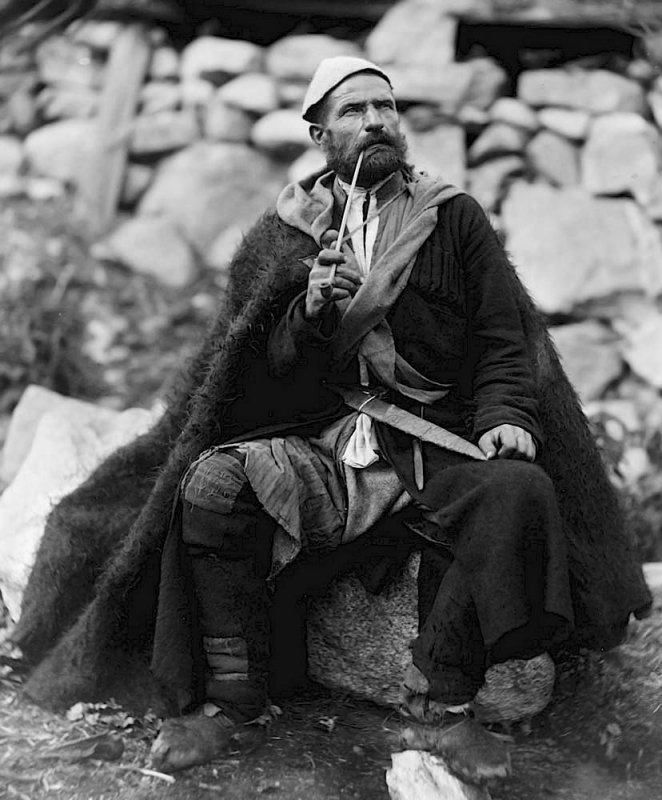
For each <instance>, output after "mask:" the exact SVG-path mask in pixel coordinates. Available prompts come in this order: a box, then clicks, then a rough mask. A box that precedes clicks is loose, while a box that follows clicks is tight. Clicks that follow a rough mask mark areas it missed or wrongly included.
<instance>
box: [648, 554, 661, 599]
mask: <svg viewBox="0 0 662 800" xmlns="http://www.w3.org/2000/svg"><path fill="white" fill-rule="evenodd" d="M644 576H645V578H646V583H647V584H648V588H649V589H650V590H651V592H653V594H655V595H656V596H657V598H658V599H659V598H661V597H662V561H655V562H650V563H649V564H644Z"/></svg>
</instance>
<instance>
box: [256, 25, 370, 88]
mask: <svg viewBox="0 0 662 800" xmlns="http://www.w3.org/2000/svg"><path fill="white" fill-rule="evenodd" d="M360 55H361V49H360V48H359V46H358V45H356V44H354V42H350V41H348V40H346V39H336V38H334V37H333V36H329V35H327V34H325V33H308V34H301V35H296V36H285V37H283V38H282V39H279V40H278V41H277V42H275V43H274V44H272V45H271V47H270V48H269V49H268V50H267V53H266V57H265V69H266V71H267V72H268V73H269V74H270V75H272V76H273V77H274V78H278V80H283V81H295V82H302V83H307V82H308V81H309V80H310V79H311V78H312V76H313V73H314V72H315V70H316V69H317V66H318V64H319V63H320V61H322V59H324V58H332V57H333V56H360ZM245 71H247V70H245Z"/></svg>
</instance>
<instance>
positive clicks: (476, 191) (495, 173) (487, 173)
mask: <svg viewBox="0 0 662 800" xmlns="http://www.w3.org/2000/svg"><path fill="white" fill-rule="evenodd" d="M524 169H525V164H524V160H523V159H522V158H521V156H503V157H502V158H492V159H490V160H489V161H485V162H483V163H482V164H479V165H478V166H476V167H472V169H470V170H469V173H468V189H469V192H470V193H471V194H472V195H473V197H475V198H476V200H478V202H479V203H480V204H481V205H482V206H483V208H485V209H486V210H487V211H495V210H496V209H497V208H498V207H499V206H500V204H501V201H502V200H503V197H504V195H505V192H506V190H507V188H508V186H509V184H510V183H511V182H512V180H513V178H514V177H515V176H517V175H521V174H522V172H523V171H524Z"/></svg>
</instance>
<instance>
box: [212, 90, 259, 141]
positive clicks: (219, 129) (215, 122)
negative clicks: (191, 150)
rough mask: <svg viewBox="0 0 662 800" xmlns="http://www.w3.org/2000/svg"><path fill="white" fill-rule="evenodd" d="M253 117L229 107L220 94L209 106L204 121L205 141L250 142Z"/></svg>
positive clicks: (241, 110)
mask: <svg viewBox="0 0 662 800" xmlns="http://www.w3.org/2000/svg"><path fill="white" fill-rule="evenodd" d="M253 122H254V119H253V117H252V116H251V115H250V114H248V113H247V112H246V111H244V110H243V109H241V108H235V107H234V106H230V105H228V104H227V103H226V102H225V101H224V100H223V99H222V98H221V97H220V95H219V94H216V95H215V96H214V97H213V98H212V100H211V101H210V102H209V103H208V104H207V108H206V111H205V114H204V119H203V131H204V135H205V139H211V140H212V141H214V142H248V141H249V139H250V135H251V129H252V128H253Z"/></svg>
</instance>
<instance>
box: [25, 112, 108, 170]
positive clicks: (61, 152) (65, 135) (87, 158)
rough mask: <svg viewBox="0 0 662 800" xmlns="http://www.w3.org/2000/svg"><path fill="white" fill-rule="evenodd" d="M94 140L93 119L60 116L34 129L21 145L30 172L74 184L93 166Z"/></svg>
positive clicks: (95, 129)
mask: <svg viewBox="0 0 662 800" xmlns="http://www.w3.org/2000/svg"><path fill="white" fill-rule="evenodd" d="M96 142H97V126H96V123H95V121H94V120H88V119H64V120H60V121H58V122H52V123H50V124H49V125H43V126H42V127H41V128H37V129H36V130H34V131H33V132H32V133H30V134H29V135H28V136H27V137H26V138H25V141H24V147H25V153H26V156H27V160H28V164H29V166H30V169H31V170H32V171H33V172H35V173H36V174H38V175H43V176H45V177H49V178H57V179H58V180H60V181H62V182H63V183H73V184H78V183H80V182H81V181H83V179H84V176H85V175H86V174H87V172H88V171H89V170H90V169H92V168H93V164H94V157H95V149H96Z"/></svg>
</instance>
